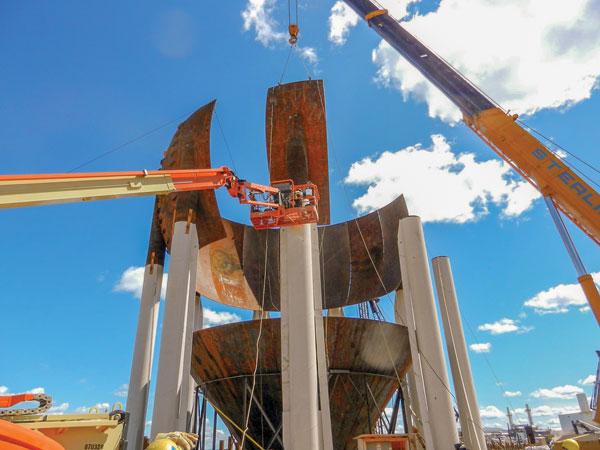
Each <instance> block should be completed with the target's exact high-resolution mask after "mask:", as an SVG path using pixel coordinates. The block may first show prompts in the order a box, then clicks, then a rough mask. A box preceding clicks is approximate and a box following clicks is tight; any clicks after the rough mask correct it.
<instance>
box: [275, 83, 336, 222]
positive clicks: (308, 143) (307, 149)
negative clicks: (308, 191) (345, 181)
mask: <svg viewBox="0 0 600 450" xmlns="http://www.w3.org/2000/svg"><path fill="white" fill-rule="evenodd" d="M265 125H266V139H267V162H268V164H269V173H270V176H271V181H277V180H288V179H291V180H293V181H294V183H295V184H305V183H308V182H312V183H314V184H316V185H317V188H318V189H319V196H320V201H319V225H326V224H328V223H329V166H328V158H327V124H326V117H325V94H324V91H323V80H308V81H299V82H296V83H289V84H281V85H278V86H274V87H272V88H269V90H268V92H267V108H266V115H265Z"/></svg>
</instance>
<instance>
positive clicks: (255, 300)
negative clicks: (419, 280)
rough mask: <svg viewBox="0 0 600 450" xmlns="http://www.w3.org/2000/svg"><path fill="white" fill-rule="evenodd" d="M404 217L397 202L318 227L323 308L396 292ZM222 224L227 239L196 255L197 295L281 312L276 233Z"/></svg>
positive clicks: (401, 203)
mask: <svg viewBox="0 0 600 450" xmlns="http://www.w3.org/2000/svg"><path fill="white" fill-rule="evenodd" d="M406 216H408V212H407V209H406V203H405V201H404V197H403V196H400V197H398V198H397V199H396V200H394V201H393V202H391V203H390V204H389V205H386V206H384V207H383V208H381V209H379V210H377V211H374V212H372V213H370V214H367V215H366V216H363V217H359V218H358V219H356V220H350V221H348V222H342V223H339V224H335V225H329V226H324V227H319V229H318V230H319V233H318V235H319V252H320V264H321V265H320V270H321V280H322V282H321V294H322V296H323V305H324V308H326V309H329V308H338V307H343V306H349V305H354V304H357V303H361V302H364V301H366V300H371V299H374V298H377V297H381V296H382V295H385V294H387V293H389V292H393V291H395V290H396V289H397V288H398V287H399V286H400V283H401V279H400V261H399V258H398V223H399V221H400V219H401V218H402V217H406ZM222 220H223V227H224V229H225V230H226V234H227V237H226V238H224V239H222V240H219V241H216V242H213V243H211V244H209V245H207V246H206V247H204V248H202V249H200V252H199V253H200V256H199V264H198V277H197V279H198V281H197V283H196V286H197V287H196V288H197V291H198V293H200V294H201V295H203V296H205V297H207V298H210V299H211V300H214V301H217V302H220V303H224V304H227V305H230V306H235V307H238V308H245V309H252V310H257V309H261V308H260V305H263V304H264V307H263V308H262V309H264V310H265V311H279V309H280V303H281V299H280V297H281V290H280V282H279V277H280V275H279V270H280V268H279V230H256V229H254V228H253V227H251V226H248V225H242V224H239V223H236V222H231V221H228V220H224V219H222ZM361 233H362V236H361ZM363 238H364V242H363ZM266 239H267V240H268V243H267V242H266ZM365 243H366V245H367V246H368V247H367V248H368V249H369V250H368V251H367V250H366V248H365ZM211 255H212V256H211ZM265 256H266V261H268V265H267V270H266V271H265ZM375 269H377V270H375ZM209 273H210V274H211V276H208V275H207V274H209ZM263 290H264V293H263ZM263 295H264V298H263Z"/></svg>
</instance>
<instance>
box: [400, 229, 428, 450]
mask: <svg viewBox="0 0 600 450" xmlns="http://www.w3.org/2000/svg"><path fill="white" fill-rule="evenodd" d="M398 233H400V228H398ZM398 248H399V250H400V270H401V275H402V286H403V287H404V289H403V290H401V291H397V292H396V304H395V305H394V309H395V311H394V312H395V313H396V314H394V315H395V317H396V320H399V321H400V324H401V325H404V326H405V327H407V328H408V341H409V344H410V354H411V356H412V365H411V368H410V370H409V371H408V374H407V378H408V389H409V391H410V402H411V403H410V404H411V408H412V410H413V412H414V413H415V416H416V418H417V421H416V426H417V430H418V432H419V434H420V435H421V436H422V437H423V439H425V443H426V444H427V445H428V446H432V447H433V444H432V442H433V433H432V431H431V423H430V421H429V411H428V409H427V396H426V395H425V384H424V382H423V367H422V364H421V355H420V354H419V345H418V344H417V334H416V329H415V318H414V312H413V306H412V300H411V296H410V288H409V280H408V273H407V262H406V257H405V256H404V248H402V247H400V246H398Z"/></svg>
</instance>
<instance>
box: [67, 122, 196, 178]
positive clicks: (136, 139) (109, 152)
mask: <svg viewBox="0 0 600 450" xmlns="http://www.w3.org/2000/svg"><path fill="white" fill-rule="evenodd" d="M194 111H195V110H193V111H189V112H186V113H185V114H182V115H181V116H178V117H176V118H174V119H171V120H169V121H168V122H165V123H163V124H162V125H159V126H157V127H156V128H152V129H151V130H149V131H146V132H145V133H142V134H140V135H139V136H137V137H135V138H133V139H131V140H129V141H127V142H124V143H123V144H120V145H117V146H116V147H113V148H112V149H110V150H108V151H106V152H104V153H101V154H99V155H98V156H96V157H94V158H92V159H90V160H88V161H86V162H84V163H82V164H79V165H78V166H76V167H73V168H72V169H71V170H69V171H67V172H66V173H72V172H75V171H76V170H79V169H81V168H82V167H85V166H87V165H89V164H91V163H93V162H95V161H98V160H99V159H102V158H104V157H105V156H108V155H110V154H111V153H114V152H116V151H117V150H120V149H122V148H123V147H127V146H128V145H131V144H133V143H134V142H137V141H139V140H141V139H143V138H145V137H146V136H149V135H151V134H152V133H155V132H156V131H158V130H162V129H163V128H165V127H167V126H169V125H171V124H172V123H173V122H177V121H178V120H181V119H182V118H184V117H186V116H189V115H190V114H192V113H193V112H194Z"/></svg>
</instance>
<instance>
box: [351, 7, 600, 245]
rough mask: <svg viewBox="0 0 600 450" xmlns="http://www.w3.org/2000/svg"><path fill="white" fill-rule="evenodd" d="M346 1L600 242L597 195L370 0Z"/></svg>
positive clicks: (490, 142) (492, 144)
mask: <svg viewBox="0 0 600 450" xmlns="http://www.w3.org/2000/svg"><path fill="white" fill-rule="evenodd" d="M345 2H346V3H347V4H348V5H349V6H350V7H351V8H352V9H353V10H354V11H355V12H356V13H357V14H358V15H359V16H361V17H363V18H365V20H366V21H367V23H368V24H369V26H370V27H371V28H372V29H373V30H374V31H375V32H376V33H378V34H379V35H380V36H381V37H382V38H383V39H384V40H385V41H386V42H387V43H388V44H390V45H391V46H392V47H393V48H394V49H395V50H396V51H397V52H398V53H400V54H401V55H402V56H403V57H404V58H405V59H406V60H407V61H408V62H410V63H411V64H412V65H413V66H414V67H415V68H416V69H417V70H419V71H420V72H421V73H422V74H423V75H424V76H425V78H427V79H428V80H429V81H430V82H431V83H433V85H434V86H436V87H437V88H438V89H439V90H440V91H441V92H442V93H444V94H445V95H446V96H447V97H448V99H450V101H452V102H453V103H454V104H455V105H456V106H457V107H458V108H459V109H460V110H461V112H462V113H463V120H464V122H465V123H466V124H467V125H468V126H469V128H471V129H472V130H473V131H474V132H475V133H476V134H477V135H478V136H479V137H480V138H481V139H483V140H484V141H485V142H486V143H487V144H488V145H489V146H490V147H491V148H492V149H493V150H494V151H496V152H497V153H498V154H499V155H500V156H501V157H502V158H503V159H504V160H506V161H507V162H508V163H509V164H510V165H511V166H512V167H513V168H514V169H515V170H517V171H518V172H519V173H520V174H521V175H523V176H524V177H525V178H526V179H527V180H528V181H529V182H530V183H531V184H533V186H534V187H535V188H536V189H538V190H539V191H540V192H541V193H542V194H543V195H545V196H551V197H552V198H553V199H554V201H555V202H556V204H557V206H558V207H559V209H560V210H561V211H562V212H563V213H564V214H565V215H566V216H567V217H569V218H570V219H571V220H572V221H573V222H574V223H575V224H576V225H577V226H579V227H580V228H581V229H582V230H583V231H584V232H585V233H586V234H587V235H588V236H589V237H590V238H592V240H594V242H596V243H597V244H599V245H600V194H598V193H597V192H596V191H595V190H594V189H593V188H592V187H591V186H590V185H589V184H588V183H586V182H585V181H583V180H582V178H581V177H580V176H579V175H577V174H576V173H575V172H573V170H571V169H570V168H569V167H567V165H566V164H565V162H564V161H562V160H561V159H560V158H559V157H558V156H557V155H555V154H554V153H553V152H552V151H550V150H549V149H548V148H547V147H546V146H544V145H542V143H541V142H540V141H538V140H537V139H536V138H534V137H533V136H532V135H531V134H529V133H528V132H527V131H526V130H525V129H523V127H521V126H520V125H519V124H518V123H517V122H516V120H515V119H516V116H509V115H507V114H506V113H504V111H502V110H501V109H500V108H498V106H497V105H496V104H494V102H493V101H492V100H490V99H489V98H488V97H487V96H486V95H485V94H484V93H483V92H481V91H480V90H479V89H478V88H477V87H476V86H474V85H473V84H472V83H471V82H469V80H467V79H466V78H465V77H464V76H463V75H462V74H460V73H459V72H458V71H457V70H456V69H454V68H453V67H452V66H451V65H450V64H448V63H447V62H446V61H444V60H443V59H442V58H441V57H439V56H438V55H436V54H435V53H434V52H433V51H431V50H430V49H429V48H428V47H427V46H425V45H424V44H423V43H422V42H420V41H419V40H418V39H417V38H416V37H414V36H413V35H411V34H410V33H409V32H408V31H406V30H405V29H404V28H403V27H402V26H401V25H400V24H399V23H398V21H396V20H395V19H394V18H393V17H391V16H390V15H389V14H387V11H386V10H382V9H380V8H379V7H378V6H377V5H376V4H375V3H374V2H372V1H371V0H345Z"/></svg>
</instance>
